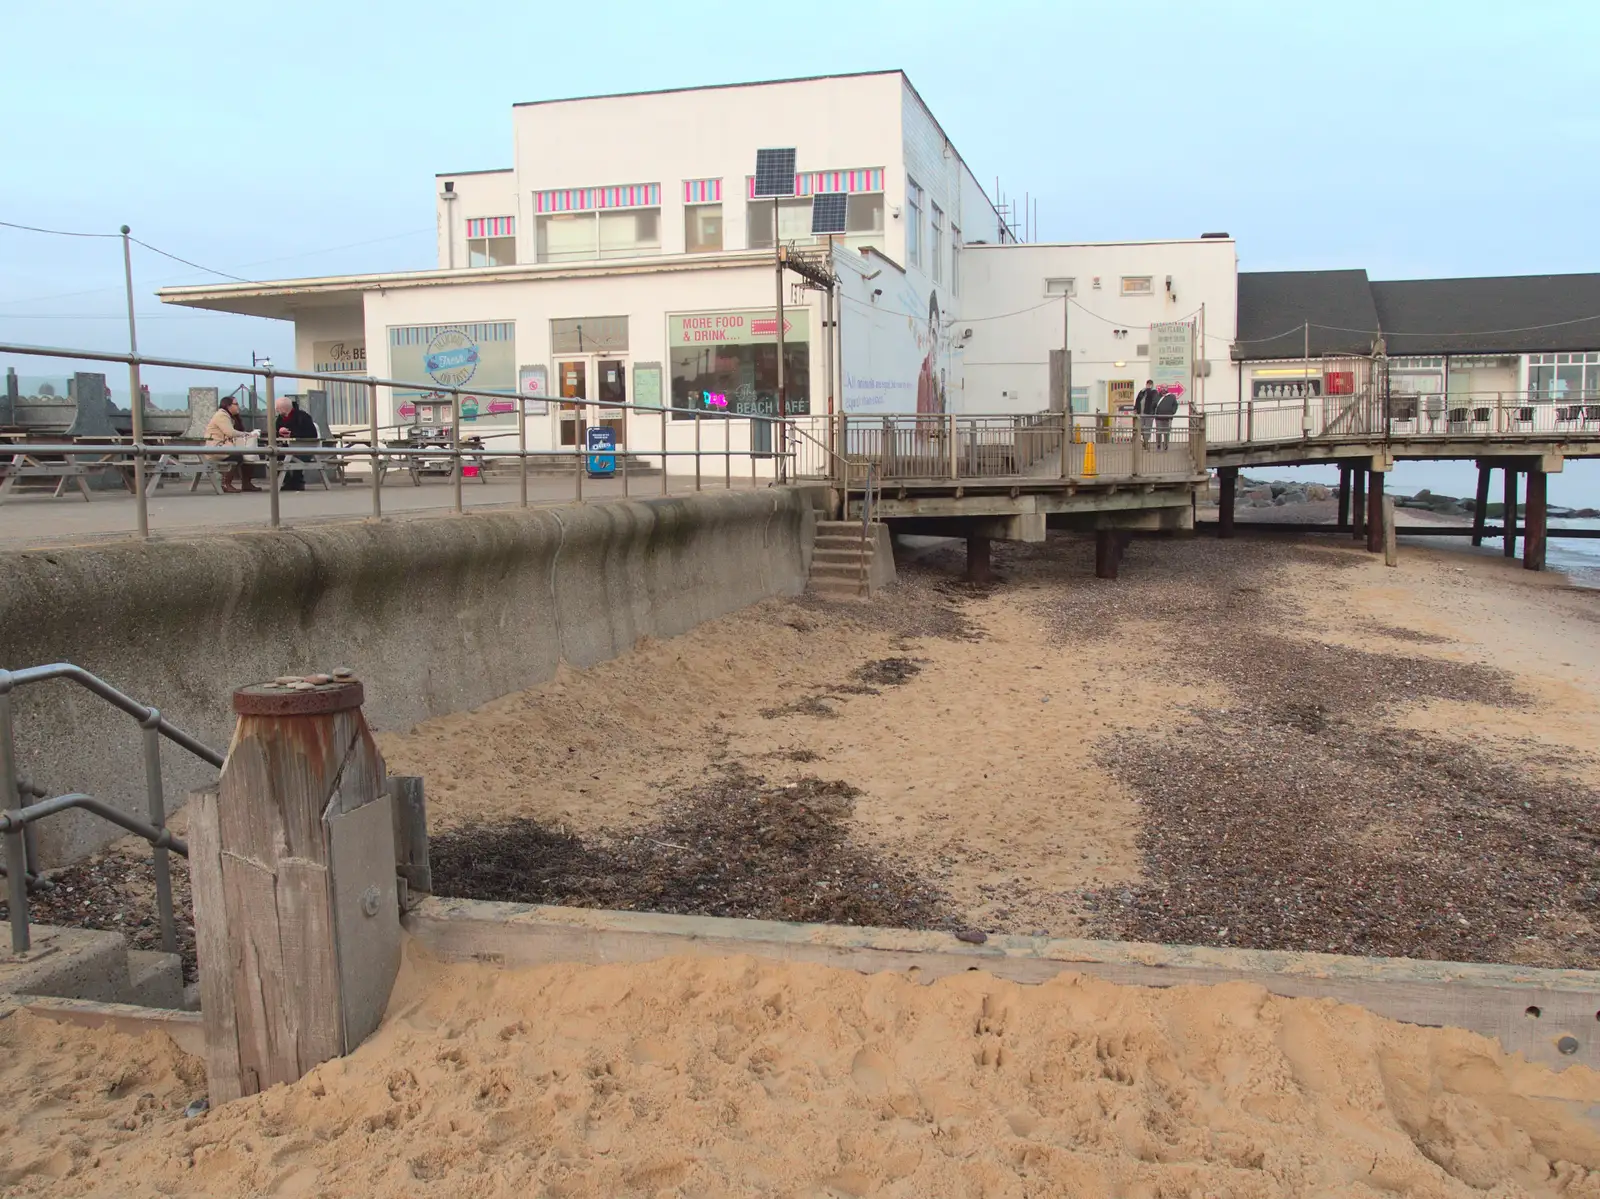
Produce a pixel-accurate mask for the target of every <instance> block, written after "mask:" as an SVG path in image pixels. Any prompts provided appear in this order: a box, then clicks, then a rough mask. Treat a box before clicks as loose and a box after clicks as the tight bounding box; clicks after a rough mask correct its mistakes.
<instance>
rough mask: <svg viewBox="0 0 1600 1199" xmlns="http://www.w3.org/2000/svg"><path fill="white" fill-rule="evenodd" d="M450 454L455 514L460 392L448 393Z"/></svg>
mask: <svg viewBox="0 0 1600 1199" xmlns="http://www.w3.org/2000/svg"><path fill="white" fill-rule="evenodd" d="M450 405H451V408H450V456H451V458H452V459H453V460H454V462H455V470H454V471H453V472H452V478H451V480H450V485H451V487H452V488H453V489H454V490H455V495H454V497H453V502H454V504H455V510H456V515H457V516H459V515H461V392H460V391H459V390H458V391H453V392H451V393H450Z"/></svg>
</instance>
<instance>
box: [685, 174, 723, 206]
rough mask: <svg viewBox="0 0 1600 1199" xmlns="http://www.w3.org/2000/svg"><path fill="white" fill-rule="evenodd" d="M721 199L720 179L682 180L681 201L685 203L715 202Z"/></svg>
mask: <svg viewBox="0 0 1600 1199" xmlns="http://www.w3.org/2000/svg"><path fill="white" fill-rule="evenodd" d="M721 199H722V180H721V179H685V180H684V181H683V202H684V203H685V204H715V203H717V202H718V201H719V200H721Z"/></svg>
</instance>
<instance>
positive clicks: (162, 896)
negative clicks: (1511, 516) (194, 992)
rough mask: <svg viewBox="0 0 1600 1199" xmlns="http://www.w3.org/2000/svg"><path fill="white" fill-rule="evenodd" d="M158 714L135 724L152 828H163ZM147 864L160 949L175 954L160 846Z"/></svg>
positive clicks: (168, 877)
mask: <svg viewBox="0 0 1600 1199" xmlns="http://www.w3.org/2000/svg"><path fill="white" fill-rule="evenodd" d="M160 725H161V712H160V711H159V710H158V709H156V708H151V709H150V714H149V715H148V716H146V717H145V718H144V719H143V720H141V721H140V722H139V727H140V728H142V729H143V730H144V787H145V794H146V796H147V797H148V799H149V805H150V823H151V825H152V826H154V827H155V828H158V829H160V828H166V827H167V801H166V797H165V796H164V795H163V794H162V788H161V732H160ZM150 863H151V865H152V866H153V867H154V869H155V876H156V915H157V917H158V918H159V919H160V922H161V948H162V951H163V952H165V953H177V952H178V928H177V924H176V923H175V922H174V920H173V918H172V871H171V865H170V863H169V862H168V860H167V849H166V846H164V845H156V846H153V847H152V848H151V850H150Z"/></svg>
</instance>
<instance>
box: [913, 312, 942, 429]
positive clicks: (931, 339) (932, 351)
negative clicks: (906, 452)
mask: <svg viewBox="0 0 1600 1199" xmlns="http://www.w3.org/2000/svg"><path fill="white" fill-rule="evenodd" d="M917 343H918V346H919V348H920V349H921V350H922V369H921V370H920V371H919V372H918V374H917V412H918V414H919V415H920V414H923V413H939V412H943V411H944V371H943V369H942V368H940V366H939V297H938V296H937V295H935V294H932V293H930V294H929V296H928V326H927V330H926V332H925V333H924V334H923V335H922V336H920V337H918V338H917Z"/></svg>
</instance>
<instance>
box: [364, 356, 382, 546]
mask: <svg viewBox="0 0 1600 1199" xmlns="http://www.w3.org/2000/svg"><path fill="white" fill-rule="evenodd" d="M367 417H368V419H369V420H370V421H371V425H372V519H373V520H382V519H383V480H382V478H381V472H380V471H379V469H378V381H377V380H376V379H368V380H367Z"/></svg>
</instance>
